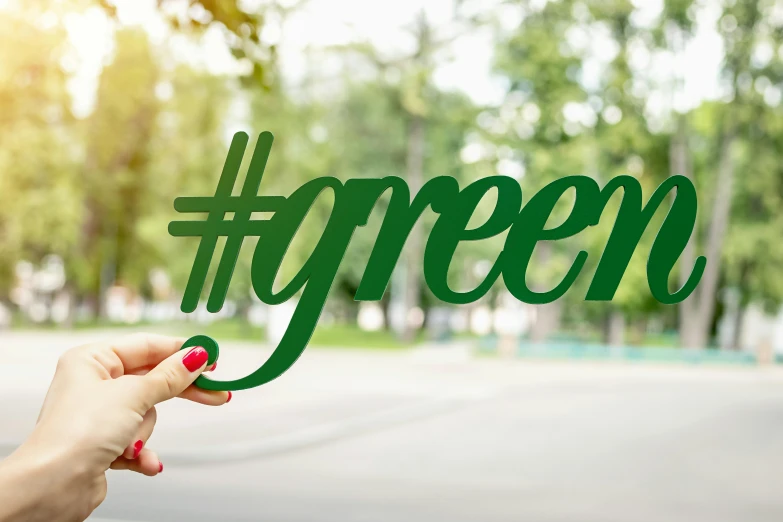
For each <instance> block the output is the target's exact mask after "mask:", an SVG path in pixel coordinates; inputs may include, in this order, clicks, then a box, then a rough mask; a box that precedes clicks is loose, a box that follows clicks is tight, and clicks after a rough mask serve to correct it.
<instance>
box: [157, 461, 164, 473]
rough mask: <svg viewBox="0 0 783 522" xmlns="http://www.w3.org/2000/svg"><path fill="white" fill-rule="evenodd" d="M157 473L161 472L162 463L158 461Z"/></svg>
mask: <svg viewBox="0 0 783 522" xmlns="http://www.w3.org/2000/svg"><path fill="white" fill-rule="evenodd" d="M158 473H163V463H162V462H158Z"/></svg>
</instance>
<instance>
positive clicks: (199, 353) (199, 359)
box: [182, 346, 209, 372]
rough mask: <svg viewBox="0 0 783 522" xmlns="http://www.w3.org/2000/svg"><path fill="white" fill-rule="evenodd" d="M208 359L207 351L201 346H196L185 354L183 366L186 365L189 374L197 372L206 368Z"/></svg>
mask: <svg viewBox="0 0 783 522" xmlns="http://www.w3.org/2000/svg"><path fill="white" fill-rule="evenodd" d="M207 359H209V354H208V353H207V351H206V350H205V349H204V348H202V347H201V346H196V347H194V348H193V349H192V350H190V351H189V352H188V353H186V354H185V357H183V358H182V364H184V365H185V368H187V369H188V371H189V372H195V371H196V370H198V369H199V368H201V367H202V366H204V364H205V363H206V362H207Z"/></svg>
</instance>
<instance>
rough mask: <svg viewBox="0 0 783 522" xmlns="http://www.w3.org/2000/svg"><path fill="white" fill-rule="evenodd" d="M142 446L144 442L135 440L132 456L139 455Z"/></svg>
mask: <svg viewBox="0 0 783 522" xmlns="http://www.w3.org/2000/svg"><path fill="white" fill-rule="evenodd" d="M143 447H144V442H142V441H140V440H137V441H136V443H135V444H134V445H133V458H134V459H135V458H136V457H138V456H139V453H141V448H143Z"/></svg>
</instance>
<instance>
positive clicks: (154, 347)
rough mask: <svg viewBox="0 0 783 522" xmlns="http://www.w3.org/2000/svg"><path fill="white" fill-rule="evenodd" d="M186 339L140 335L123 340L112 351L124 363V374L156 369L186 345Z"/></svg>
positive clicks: (112, 346)
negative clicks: (147, 368)
mask: <svg viewBox="0 0 783 522" xmlns="http://www.w3.org/2000/svg"><path fill="white" fill-rule="evenodd" d="M186 340H187V339H185V338H184V337H169V336H166V335H157V334H146V333H139V334H133V335H129V336H126V337H123V338H121V339H120V340H119V341H117V342H116V343H114V344H113V345H111V350H112V352H114V354H115V355H117V357H118V358H119V360H120V362H121V363H122V366H123V369H124V374H129V373H133V372H134V371H136V370H138V369H139V368H144V367H155V366H157V365H158V364H160V363H161V362H162V361H164V360H165V359H167V358H168V357H171V356H172V355H174V354H175V353H177V351H179V349H180V348H181V347H182V345H183V344H184V343H185V341H186Z"/></svg>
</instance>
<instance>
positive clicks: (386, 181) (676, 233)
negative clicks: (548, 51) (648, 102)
mask: <svg viewBox="0 0 783 522" xmlns="http://www.w3.org/2000/svg"><path fill="white" fill-rule="evenodd" d="M272 140H273V137H272V134H271V133H269V132H264V133H262V134H261V135H260V136H259V139H258V142H257V144H256V148H255V152H254V153H253V157H252V159H251V162H250V167H249V169H248V173H247V176H246V178H245V182H244V184H243V186H242V191H241V193H240V195H239V196H232V195H231V191H232V189H233V187H234V184H235V183H236V179H237V175H238V173H239V166H240V164H241V162H242V157H243V155H244V152H245V148H246V147H247V143H248V136H247V134H245V133H241V132H240V133H237V134H235V135H234V138H233V140H232V142H231V147H230V149H229V152H228V157H227V158H226V163H225V166H224V168H223V172H222V174H221V176H220V181H219V182H218V186H217V190H216V192H215V195H214V196H212V197H181V198H177V199H176V200H175V201H174V208H175V210H177V211H178V212H207V213H208V215H207V219H206V220H205V221H173V222H171V223H170V224H169V233H170V234H171V235H172V236H196V237H201V243H200V245H199V248H198V251H197V253H196V258H195V260H194V262H193V268H192V270H191V273H190V278H189V280H188V284H187V287H186V289H185V293H184V296H183V298H182V307H181V308H182V311H183V312H186V313H189V312H193V311H194V310H195V309H196V306H197V305H198V301H199V297H200V296H201V293H202V290H203V287H204V283H205V280H206V277H207V272H208V270H209V266H210V263H211V261H212V256H213V253H214V250H215V246H216V244H217V240H218V237H219V236H226V245H225V248H224V251H223V255H222V256H221V259H220V261H219V264H218V266H217V272H216V275H215V280H214V282H213V284H212V287H211V290H210V292H209V297H208V299H207V310H208V311H209V312H213V313H214V312H217V311H219V310H220V309H221V307H222V306H223V302H224V301H225V298H226V293H227V292H228V285H229V283H230V281H231V276H232V274H233V272H234V268H235V266H236V262H237V258H238V256H239V250H240V248H241V246H242V242H243V240H244V238H245V237H246V236H259V238H260V239H259V241H258V245H257V247H256V250H255V252H254V256H253V262H252V267H251V281H252V284H253V290H254V291H255V293H256V295H258V298H259V299H260V300H261V301H263V302H264V303H267V304H270V305H275V304H280V303H283V302H285V301H287V300H288V299H290V298H291V297H293V296H294V295H295V294H297V293H299V292H300V291H301V297H300V299H299V303H298V305H297V307H296V311H295V312H294V315H293V318H292V319H291V322H290V324H289V326H288V329H287V330H286V332H285V334H284V336H283V338H282V340H281V341H280V344H279V345H278V347H277V348H276V349H275V351H274V352H273V353H272V355H271V356H270V358H269V359H268V360H267V361H266V362H265V363H264V364H263V365H262V366H261V367H260V368H258V369H257V370H256V371H254V372H253V373H251V374H250V375H247V376H246V377H243V378H241V379H236V380H233V381H214V380H211V379H209V378H207V377H205V376H201V377H199V379H198V380H197V381H196V384H197V385H199V386H201V387H202V388H205V389H211V390H241V389H246V388H252V387H255V386H260V385H262V384H265V383H267V382H269V381H271V380H273V379H275V378H277V377H279V376H280V375H282V374H283V372H285V371H286V370H288V369H289V368H290V367H291V366H292V365H293V364H294V363H295V362H296V360H297V359H298V358H299V356H300V355H301V354H302V352H303V351H304V349H305V347H306V346H307V343H308V341H309V340H310V337H311V336H312V334H313V331H314V329H315V326H316V324H317V322H318V318H319V317H320V315H321V312H322V311H323V308H324V304H325V302H326V298H327V296H328V294H329V290H330V289H331V286H332V282H333V280H334V277H335V273H336V272H337V268H338V267H339V265H340V262H341V261H342V258H343V255H344V254H345V250H346V248H347V247H348V243H349V242H350V241H351V236H352V235H353V232H354V230H356V228H357V227H361V226H364V225H365V224H366V223H367V219H368V218H369V216H370V213H371V212H372V209H373V207H374V206H375V204H376V202H377V201H378V199H379V198H380V197H381V195H382V194H383V193H384V192H387V191H389V192H390V194H391V195H390V197H391V199H390V202H389V207H388V210H387V212H386V215H385V217H384V221H383V224H382V226H381V229H380V232H379V234H378V238H377V240H376V243H375V246H374V248H373V250H372V253H371V255H370V259H369V262H368V264H367V267H366V268H365V271H364V274H363V277H362V280H361V283H360V285H359V288H358V290H357V291H356V296H355V299H356V300H357V301H377V300H380V299H381V298H382V296H383V294H384V292H385V291H386V287H387V285H388V283H389V279H390V277H391V273H392V270H393V269H394V266H395V264H396V263H397V260H398V258H399V257H400V252H401V251H402V248H403V245H404V244H405V240H406V239H407V237H408V235H409V234H410V231H411V228H412V227H413V225H414V224H415V223H416V221H417V220H418V219H419V217H420V216H421V215H422V213H423V212H424V211H425V210H426V209H427V207H429V208H431V209H432V211H433V212H435V213H437V214H439V217H438V220H437V221H436V223H435V225H434V227H433V228H432V231H431V233H430V236H429V239H428V241H427V245H426V249H425V251H424V279H425V281H426V282H427V285H428V286H429V288H430V290H431V291H432V293H433V294H434V295H435V296H436V297H437V298H438V299H441V300H443V301H445V302H447V303H453V304H464V303H470V302H473V301H476V300H477V299H479V298H480V297H482V296H483V295H484V294H486V293H487V291H488V290H489V289H490V287H491V286H492V285H493V284H494V283H495V281H496V280H497V279H498V277H499V276H500V275H501V274H502V275H503V281H504V282H505V284H506V287H507V288H508V290H509V291H510V292H511V294H513V295H514V297H516V298H517V299H519V300H520V301H524V302H527V303H535V304H541V303H549V302H552V301H554V300H555V299H558V298H559V297H561V296H562V295H563V294H564V293H565V292H566V291H567V290H568V288H570V287H571V285H572V284H573V283H574V281H575V280H576V278H577V276H578V275H579V272H580V271H581V270H582V268H583V267H584V264H585V261H586V260H587V252H585V251H582V252H579V254H578V255H577V256H576V259H575V260H574V262H573V264H572V265H571V267H570V269H569V270H568V272H567V273H566V275H565V277H564V278H563V279H562V281H560V283H559V284H557V285H556V286H555V287H554V288H552V289H551V290H548V291H544V292H537V291H534V290H531V289H530V288H528V286H527V284H526V283H525V272H526V270H527V267H528V264H529V263H530V258H531V255H532V253H533V249H534V248H535V246H536V243H537V242H538V241H553V240H558V239H564V238H567V237H570V236H573V235H576V234H578V233H579V232H581V231H582V230H584V229H585V228H587V227H588V226H592V225H596V224H597V223H598V221H599V219H600V218H601V214H602V212H603V210H604V207H605V206H606V204H607V202H608V200H609V198H610V197H611V196H612V195H613V194H614V193H615V192H616V191H617V190H618V189H621V188H622V189H623V198H622V203H621V205H620V210H619V214H618V217H617V222H616V224H615V226H614V228H613V230H612V232H611V235H610V236H609V240H608V242H607V244H606V247H605V249H604V252H603V255H602V257H601V259H600V262H599V263H598V267H597V269H596V271H595V275H594V276H593V280H592V282H591V284H590V287H589V289H588V291H587V295H586V297H585V299H586V300H588V301H610V300H611V299H612V298H613V297H614V293H615V291H616V290H617V287H618V285H619V284H620V280H621V279H622V277H623V273H624V272H625V269H626V267H627V266H628V263H629V262H630V260H631V255H632V254H633V252H634V249H635V248H636V245H637V244H638V242H639V240H640V238H641V236H642V234H643V233H644V231H645V229H646V228H647V225H648V224H649V223H650V220H651V219H652V217H653V214H654V213H655V211H656V210H657V209H658V207H659V206H660V205H661V204H662V203H663V201H664V199H665V198H666V197H667V195H668V194H669V193H670V192H671V191H672V189H675V188H676V196H675V197H674V198H673V201H672V203H671V208H670V210H669V213H668V214H667V216H666V218H665V220H664V221H663V224H662V225H661V228H660V230H659V232H658V235H657V237H656V238H655V241H654V242H653V245H652V248H651V251H650V257H649V260H648V263H647V280H648V284H649V286H650V291H651V292H652V295H653V297H655V299H657V300H658V301H660V302H662V303H665V304H673V303H679V302H680V301H682V300H683V299H685V298H687V297H688V296H689V295H690V294H691V293H692V292H693V290H694V289H695V288H696V285H697V284H698V283H699V280H700V279H701V276H702V274H703V272H704V267H705V265H706V263H707V260H706V258H705V257H703V256H702V257H699V258H698V259H697V260H696V262H695V264H694V266H693V269H692V271H691V274H690V277H689V278H688V280H687V282H686V283H685V285H684V286H683V287H682V288H680V289H679V290H676V291H675V292H673V293H672V292H670V291H669V274H670V272H671V271H672V268H673V267H674V264H675V262H676V261H677V259H678V258H679V256H680V254H681V253H682V251H683V249H684V248H685V245H686V244H687V242H688V240H689V238H690V236H691V233H692V231H693V228H694V225H695V222H696V209H697V201H696V190H695V189H694V187H693V184H692V183H691V181H690V180H688V179H687V178H685V177H683V176H672V177H670V178H668V179H667V180H666V181H664V182H663V183H662V184H661V185H660V186H659V187H658V189H657V190H656V191H655V193H654V194H653V195H652V197H651V198H650V200H649V201H648V202H647V204H646V205H644V204H643V201H642V189H641V186H640V185H639V182H638V181H637V180H636V179H635V178H633V177H631V176H618V177H616V178H614V179H612V180H611V181H610V182H609V183H608V184H607V185H606V187H604V188H603V189H601V188H600V187H599V186H598V184H597V183H596V182H595V180H593V179H592V178H589V177H587V176H568V177H565V178H561V179H558V180H556V181H554V182H552V183H550V184H549V185H547V186H546V187H544V188H543V189H542V190H540V191H539V192H538V193H537V194H535V195H534V196H533V197H532V198H531V199H530V200H529V201H528V202H527V204H525V205H524V206H522V190H521V188H520V186H519V184H518V183H517V182H516V181H515V180H514V179H512V178H509V177H506V176H490V177H487V178H483V179H479V180H478V181H475V182H474V183H472V184H470V185H469V186H467V187H465V188H464V189H462V190H460V188H459V186H458V184H457V181H456V180H455V179H454V178H452V177H449V176H438V177H435V178H432V179H430V180H429V181H428V182H427V183H426V184H425V185H424V186H423V187H422V189H421V190H420V191H419V193H418V194H415V195H413V196H414V197H413V199H412V200H411V196H412V195H411V194H410V191H409V189H408V185H407V184H406V183H405V181H404V180H403V179H402V178H398V177H393V176H391V177H387V178H382V179H350V180H348V181H347V182H345V183H342V182H341V181H339V180H338V179H336V178H333V177H323V178H316V179H313V180H311V181H308V182H307V183H305V184H304V185H302V186H301V187H299V188H298V189H297V190H296V191H295V192H294V193H293V194H291V196H290V197H288V198H285V197H281V196H259V195H258V189H259V186H260V184H261V178H262V176H263V173H264V168H265V166H266V162H267V159H268V158H269V153H270V150H271V148H272ZM571 188H573V189H574V190H575V192H576V200H575V203H574V207H573V209H572V210H571V213H570V215H569V216H568V218H567V219H566V220H565V221H564V222H563V223H562V224H560V225H559V226H556V227H554V228H545V225H546V222H547V219H548V217H549V214H550V212H551V211H552V208H553V207H554V206H555V204H556V203H557V201H558V200H559V199H560V198H561V197H562V196H563V194H564V193H565V192H566V191H567V190H568V189H571ZM493 189H495V190H497V195H498V200H497V204H496V206H495V209H494V211H493V213H492V215H491V216H490V217H489V219H487V221H486V222H485V223H483V224H482V225H480V226H478V227H476V228H472V229H468V228H467V225H468V222H469V220H470V218H471V216H472V214H473V211H474V210H475V208H476V206H477V205H478V203H479V201H480V200H481V199H482V197H483V196H484V195H485V194H486V193H487V192H488V191H490V190H493ZM324 190H331V191H332V192H333V193H334V207H333V210H332V213H331V216H330V218H329V220H328V222H327V223H326V226H325V228H324V231H323V234H322V236H321V239H320V240H319V241H318V243H317V245H316V246H315V250H314V251H313V253H312V255H311V256H310V258H309V259H308V260H307V262H305V264H304V266H302V268H301V269H300V270H299V272H298V273H297V275H296V276H295V277H294V278H293V279H292V280H291V282H290V283H288V285H287V286H286V287H285V288H283V289H282V290H280V291H279V292H277V293H275V292H274V291H273V288H272V287H273V283H274V280H275V277H276V275H277V272H278V270H279V269H280V265H281V263H282V260H283V256H284V255H285V253H286V250H287V249H288V247H289V245H290V244H291V241H292V239H293V237H294V235H295V234H296V231H297V229H298V228H299V226H300V225H301V223H302V221H303V220H304V218H305V216H306V215H307V213H308V211H309V209H310V207H311V206H312V204H313V202H314V201H315V200H316V198H317V197H318V196H319V194H320V193H321V192H323V191H324ZM226 212H233V213H234V217H233V219H232V220H225V213H226ZM253 212H274V216H273V217H272V218H270V219H269V220H251V215H252V213H253ZM507 229H508V230H509V232H508V235H507V237H506V242H505V247H504V249H503V251H502V252H501V253H500V255H498V258H497V259H496V260H495V263H494V265H493V266H492V269H491V270H490V271H489V274H487V276H486V278H485V279H484V281H482V282H481V283H479V285H478V286H477V287H476V288H474V289H472V290H469V291H466V292H457V291H454V290H453V289H451V288H450V287H449V285H448V282H447V273H448V268H449V264H450V263H451V258H452V256H453V255H454V252H455V250H456V248H457V245H458V244H459V243H460V242H461V241H476V240H480V239H485V238H489V237H492V236H495V235H497V234H499V233H501V232H503V231H504V230H507ZM683 269H685V270H687V269H688V267H683ZM210 341H211V340H210ZM211 342H212V343H213V344H214V349H215V350H216V349H217V344H216V343H214V341H211ZM185 344H186V345H187V346H192V343H185ZM212 355H213V356H216V354H212Z"/></svg>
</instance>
